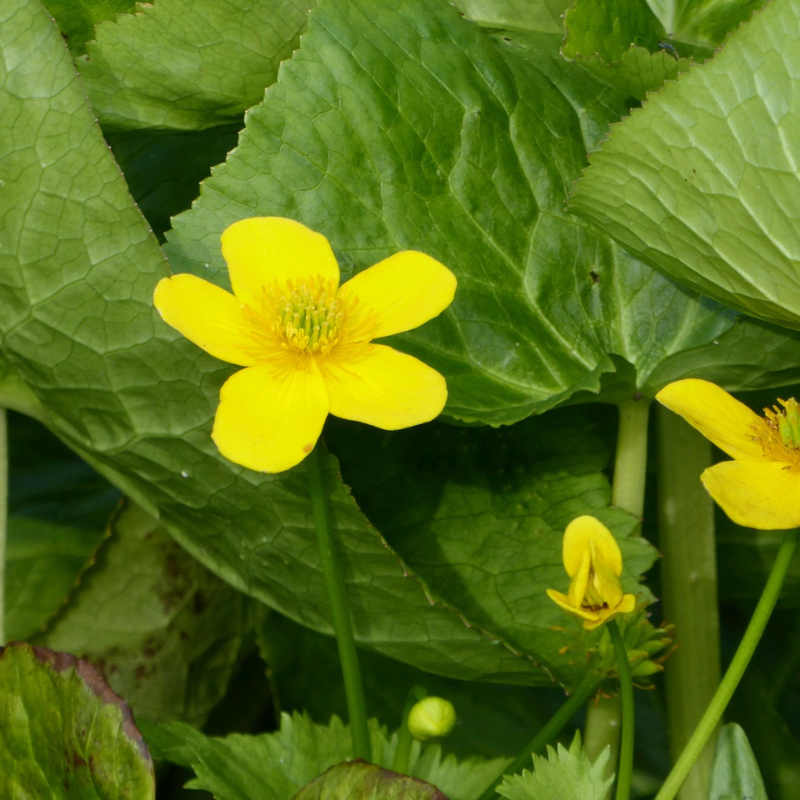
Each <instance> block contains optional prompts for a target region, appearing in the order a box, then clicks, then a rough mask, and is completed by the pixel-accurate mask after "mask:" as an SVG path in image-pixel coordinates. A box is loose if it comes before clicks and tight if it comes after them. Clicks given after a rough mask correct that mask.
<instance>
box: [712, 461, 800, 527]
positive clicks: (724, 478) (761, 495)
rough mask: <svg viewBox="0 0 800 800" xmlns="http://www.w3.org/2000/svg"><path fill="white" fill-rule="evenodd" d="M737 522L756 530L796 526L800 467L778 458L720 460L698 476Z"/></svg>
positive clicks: (799, 520) (799, 523) (799, 522)
mask: <svg viewBox="0 0 800 800" xmlns="http://www.w3.org/2000/svg"><path fill="white" fill-rule="evenodd" d="M701 479H702V481H703V484H704V485H705V487H706V489H708V491H709V494H710V495H711V496H712V497H713V498H714V500H716V502H717V503H719V505H720V506H721V508H722V510H723V511H724V512H725V513H726V514H727V515H728V516H729V517H730V518H731V519H732V520H733V521H734V522H736V523H737V524H739V525H745V526H746V527H748V528H758V529H760V530H766V531H772V530H786V529H787V528H796V527H798V526H800V468H799V467H797V466H794V467H790V466H789V465H787V464H786V463H785V462H780V461H768V462H763V461H723V462H722V463H721V464H716V465H715V466H713V467H711V468H710V469H707V470H706V471H705V472H704V473H703V474H702V476H701Z"/></svg>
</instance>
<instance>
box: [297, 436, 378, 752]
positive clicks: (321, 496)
mask: <svg viewBox="0 0 800 800" xmlns="http://www.w3.org/2000/svg"><path fill="white" fill-rule="evenodd" d="M320 447H321V445H317V447H315V448H314V449H313V450H312V452H311V454H310V455H309V456H308V458H307V459H306V465H307V469H308V483H309V487H310V489H311V509H312V511H313V514H314V525H315V527H316V529H317V544H318V545H319V561H320V566H321V568H322V574H323V577H324V578H325V586H326V588H327V590H328V600H329V602H330V605H331V617H332V618H333V627H334V630H335V631H336V644H337V645H338V648H339V660H340V662H341V664H342V675H343V677H344V690H345V694H346V696H347V713H348V715H349V717H350V731H351V735H352V737H353V755H354V756H355V758H363V759H364V760H365V761H372V753H371V752H370V740H369V728H368V727H367V705H366V701H365V700H364V685H363V684H362V682H361V669H360V667H359V665H358V651H357V650H356V642H355V638H354V636H353V626H352V624H351V622H350V611H349V609H348V607H347V593H346V589H345V585H344V578H343V576H342V571H341V569H340V568H339V562H338V559H337V557H336V548H335V545H334V541H333V535H332V531H331V519H330V508H329V506H328V495H327V492H326V491H325V478H324V475H323V472H322V464H321V463H320V456H319V449H320Z"/></svg>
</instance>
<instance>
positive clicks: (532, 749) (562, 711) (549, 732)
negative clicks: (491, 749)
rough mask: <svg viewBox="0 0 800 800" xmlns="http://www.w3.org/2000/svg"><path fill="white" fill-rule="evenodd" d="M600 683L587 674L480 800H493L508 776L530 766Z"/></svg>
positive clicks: (594, 677)
mask: <svg viewBox="0 0 800 800" xmlns="http://www.w3.org/2000/svg"><path fill="white" fill-rule="evenodd" d="M599 683H600V676H599V675H596V674H594V673H592V672H587V673H586V675H584V677H583V680H582V681H581V683H580V684H579V685H578V688H577V689H576V690H575V691H574V692H573V693H572V694H571V695H570V696H569V697H568V698H567V700H566V702H565V703H564V705H562V706H561V708H559V709H558V711H556V713H555V714H553V716H552V717H550V719H549V720H548V721H547V722H546V723H545V725H544V726H543V727H542V728H541V729H540V730H539V732H538V733H537V734H536V736H534V737H533V739H531V740H530V742H528V744H527V745H526V746H525V747H524V748H523V749H522V750H521V751H520V752H519V755H518V756H517V757H516V758H515V759H514V760H513V761H512V762H511V763H510V764H509V765H508V766H507V767H506V768H505V769H504V770H503V771H502V772H501V773H500V774H499V775H498V776H497V777H496V778H495V779H494V780H493V781H492V783H491V784H489V786H487V787H486V789H485V790H484V792H483V794H481V796H480V797H479V798H478V800H491V798H493V797H494V796H495V791H494V790H495V787H496V786H497V785H498V784H499V783H500V781H502V780H503V778H504V777H505V776H506V775H514V774H515V773H517V772H519V771H520V770H521V769H522V768H523V767H526V766H530V763H531V753H538V752H539V751H541V750H542V749H543V748H544V746H545V745H546V744H547V743H548V742H550V741H552V740H553V739H554V738H555V737H556V736H557V735H558V734H559V733H560V731H561V729H562V728H563V727H564V726H565V725H566V724H567V723H568V722H569V721H570V720H571V719H572V718H573V717H574V716H575V714H576V713H577V712H578V710H579V709H580V707H581V706H582V705H583V704H584V703H585V702H586V701H587V700H588V699H589V698H590V697H591V696H592V694H593V693H594V690H595V689H596V688H597V686H598V684H599Z"/></svg>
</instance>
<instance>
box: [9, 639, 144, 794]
mask: <svg viewBox="0 0 800 800" xmlns="http://www.w3.org/2000/svg"><path fill="white" fill-rule="evenodd" d="M0 720H2V722H3V724H0V797H49V798H53V800H101V799H102V800H105V798H108V797H115V798H119V800H152V798H154V797H155V778H154V774H153V762H152V760H151V759H150V753H149V752H148V750H147V745H145V743H144V741H143V739H142V737H141V734H140V733H139V731H138V729H137V728H136V725H135V723H134V720H133V715H132V714H131V711H130V708H128V706H127V704H126V703H125V701H124V700H123V699H122V698H121V697H119V696H118V695H117V694H115V693H114V692H113V691H112V690H111V687H110V686H109V685H108V684H107V683H106V682H105V680H104V679H103V676H102V675H101V674H100V673H99V672H98V671H97V670H96V669H95V668H94V667H93V666H92V665H91V664H89V663H87V662H86V661H81V660H80V659H77V658H75V656H72V655H70V654H69V653H58V652H55V651H53V650H46V649H44V648H41V647H32V646H31V645H28V644H12V645H9V646H8V647H6V648H3V649H0ZM90 734H91V735H90Z"/></svg>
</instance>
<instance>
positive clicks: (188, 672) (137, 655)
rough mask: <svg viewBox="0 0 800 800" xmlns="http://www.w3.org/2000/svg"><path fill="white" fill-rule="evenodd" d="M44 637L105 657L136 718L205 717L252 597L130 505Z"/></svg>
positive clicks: (227, 673) (224, 680)
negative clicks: (201, 562)
mask: <svg viewBox="0 0 800 800" xmlns="http://www.w3.org/2000/svg"><path fill="white" fill-rule="evenodd" d="M111 529H112V535H111V538H110V539H109V541H108V542H107V543H106V544H105V545H104V547H103V549H102V550H101V551H100V555H99V557H98V560H97V564H96V566H95V567H94V568H93V569H92V570H91V571H90V572H89V573H88V575H87V576H86V577H85V578H84V580H83V582H82V585H81V588H80V591H79V592H77V594H76V595H75V596H74V597H73V598H72V600H71V601H70V603H69V605H68V606H67V607H66V609H65V610H64V611H63V612H62V613H61V614H60V615H59V616H58V617H57V618H56V620H55V622H54V623H53V624H52V625H51V626H50V628H49V629H48V630H47V632H46V633H45V634H44V636H42V637H40V639H39V641H40V643H42V644H44V645H46V646H47V647H51V648H53V649H55V650H66V651H69V652H72V653H75V654H77V655H79V656H81V657H82V658H86V659H88V660H89V661H91V662H93V663H95V664H97V665H98V666H100V667H101V668H102V670H103V673H104V674H105V675H106V676H107V677H108V680H109V683H110V684H111V686H112V688H113V689H114V690H115V691H117V692H119V693H120V694H121V695H123V696H124V697H125V698H126V699H127V701H128V702H129V703H130V705H131V707H132V708H133V710H134V711H135V712H136V714H137V716H138V717H141V716H144V717H147V718H148V719H151V720H154V721H159V720H162V719H182V720H187V721H188V722H192V723H194V724H201V723H202V722H203V721H204V720H205V717H206V715H207V714H208V712H209V711H210V710H211V708H212V707H213V706H214V705H216V703H217V702H218V701H219V700H220V699H221V698H222V696H223V695H224V694H225V690H226V688H227V685H228V681H229V679H230V677H231V673H232V671H233V668H234V666H235V663H236V658H237V655H238V653H239V649H240V646H241V643H242V639H243V636H244V634H245V632H246V631H247V630H248V628H249V621H248V617H247V613H246V611H247V609H246V605H245V598H244V597H243V596H242V595H241V594H239V593H238V592H236V591H235V590H233V589H231V588H230V587H229V586H227V585H226V584H224V583H223V582H222V581H221V580H219V578H216V577H215V576H213V575H211V573H209V572H208V570H206V569H205V568H204V567H202V566H201V565H200V564H199V563H198V562H197V561H195V560H194V559H193V558H192V557H191V556H189V555H188V554H187V553H186V552H184V551H183V550H182V549H181V548H180V547H178V545H177V544H175V542H174V541H173V540H172V539H171V538H170V537H169V536H167V534H166V533H165V532H164V531H163V529H162V528H160V527H159V526H158V524H157V523H156V522H155V521H154V520H153V519H152V518H151V517H150V516H148V515H147V514H146V513H145V512H143V511H142V510H141V509H139V508H137V507H136V506H132V505H128V506H127V507H126V508H125V510H124V511H122V512H121V513H120V514H119V515H118V516H117V518H116V519H115V520H114V521H112V526H111Z"/></svg>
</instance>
